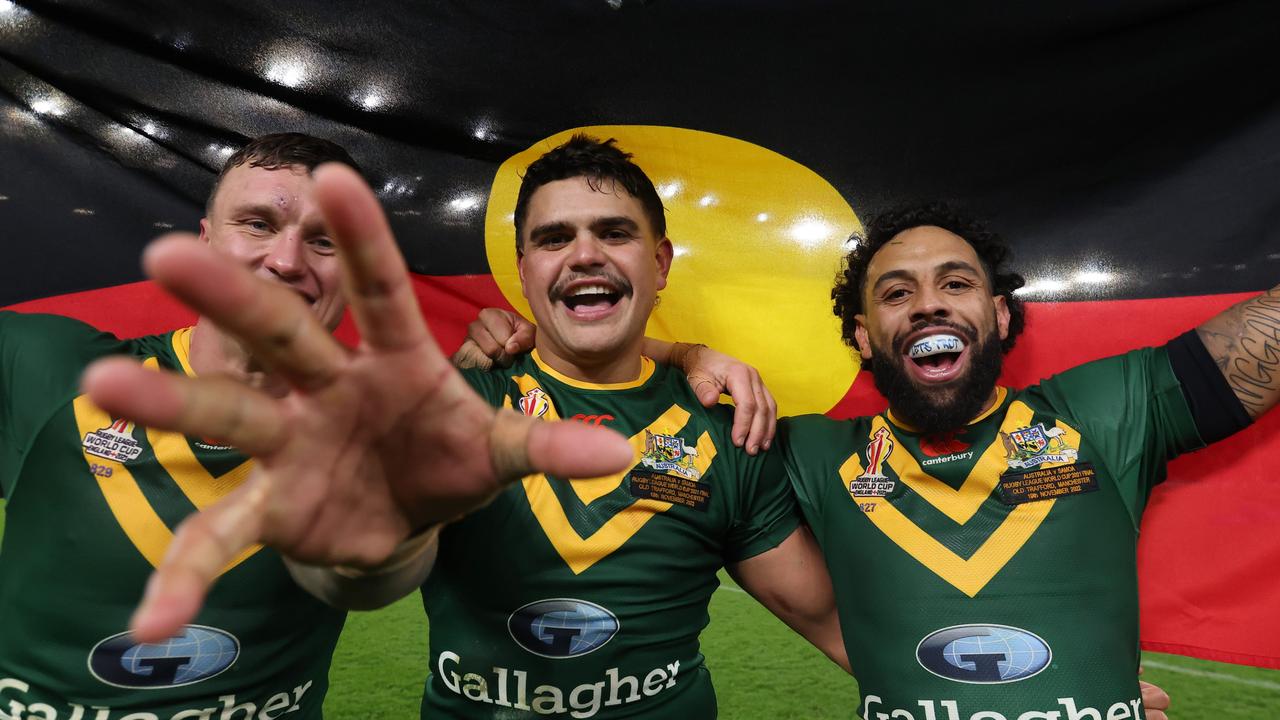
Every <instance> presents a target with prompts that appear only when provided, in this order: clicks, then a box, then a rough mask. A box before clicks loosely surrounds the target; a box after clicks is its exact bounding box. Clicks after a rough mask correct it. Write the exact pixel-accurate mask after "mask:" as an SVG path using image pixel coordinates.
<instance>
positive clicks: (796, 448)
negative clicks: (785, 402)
mask: <svg viewBox="0 0 1280 720" xmlns="http://www.w3.org/2000/svg"><path fill="white" fill-rule="evenodd" d="M813 418H821V419H822V420H827V418H825V417H822V416H820V415H801V416H799V417H788V418H780V419H779V420H778V434H777V437H776V438H775V439H774V447H776V448H778V450H779V454H781V455H782V461H783V467H784V469H785V470H786V473H787V481H788V482H789V483H790V484H791V490H792V492H794V493H795V496H796V501H797V503H798V504H799V507H800V511H801V512H802V513H803V514H804V519H805V522H807V523H808V524H809V527H811V528H813V529H814V532H815V533H818V534H821V532H820V531H821V529H822V527H823V520H822V503H821V502H816V498H817V497H818V496H819V494H820V492H819V489H818V488H817V487H813V486H811V484H810V483H813V482H816V477H817V476H818V475H819V474H817V473H811V472H805V470H806V468H808V467H809V466H810V465H811V464H812V462H813V460H810V462H809V463H806V462H805V458H804V457H803V456H804V455H805V454H806V453H805V451H804V449H803V447H802V446H801V444H800V443H801V442H802V439H803V438H804V437H806V436H807V435H808V434H809V433H810V431H806V426H808V425H811V424H812V422H813ZM828 422H829V420H828ZM811 430H816V428H815V429H811Z"/></svg>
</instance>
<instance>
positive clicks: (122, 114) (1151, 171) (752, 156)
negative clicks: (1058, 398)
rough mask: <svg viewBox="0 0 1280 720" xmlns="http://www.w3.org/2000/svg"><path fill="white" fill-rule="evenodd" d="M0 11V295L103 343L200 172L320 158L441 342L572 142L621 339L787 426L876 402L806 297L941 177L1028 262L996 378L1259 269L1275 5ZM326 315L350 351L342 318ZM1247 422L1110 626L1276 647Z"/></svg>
mask: <svg viewBox="0 0 1280 720" xmlns="http://www.w3.org/2000/svg"><path fill="white" fill-rule="evenodd" d="M357 7H358V9H353V7H352V6H348V4H345V3H325V2H319V1H318V0H317V1H314V2H301V1H298V0H292V1H290V0H282V1H281V2H275V3H257V2H248V1H247V0H227V1H226V2H222V3H217V4H204V3H197V4H186V3H167V2H160V1H159V0H144V1H143V2H137V3H131V4H129V5H128V6H127V7H126V6H121V5H119V4H117V3H108V2H101V1H96V0H79V1H77V2H47V1H44V0H0V237H2V238H3V240H4V250H5V261H4V262H3V263H0V304H5V305H14V306H16V307H18V308H21V309H24V310H31V311H37V310H42V311H53V312H61V313H65V314H70V315H74V316H77V317H81V318H83V319H85V320H87V321H89V322H91V323H93V324H95V325H97V326H99V327H102V328H104V329H108V330H111V331H113V332H117V333H121V334H138V333H144V332H153V331H159V330H164V329H170V328H172V327H175V326H177V325H180V324H184V323H186V322H189V321H190V319H191V318H190V317H188V316H186V315H185V314H184V313H183V311H181V310H179V309H177V308H176V307H174V305H173V304H172V303H171V302H170V301H168V300H166V299H165V298H164V297H163V296H162V295H161V294H160V293H159V292H158V291H157V290H155V289H154V288H153V287H152V286H151V285H149V284H146V283H143V282H140V280H141V277H140V272H139V270H138V256H139V252H140V250H141V248H142V246H143V244H144V243H145V242H146V241H147V240H148V239H149V238H151V237H153V236H155V235H157V234H160V233H163V232H167V231H170V230H194V229H195V228H196V227H197V223H198V221H199V219H200V217H201V215H202V207H203V203H204V199H205V196H206V195H207V193H208V190H209V187H210V185H211V183H212V180H213V178H214V176H215V174H216V171H217V169H218V168H219V167H220V166H221V164H222V162H223V160H224V159H225V158H226V157H227V156H228V155H229V154H230V153H231V152H232V151H233V150H234V149H235V148H236V147H238V146H239V145H240V144H241V143H243V142H244V140H245V139H246V138H247V137H251V136H254V135H259V134H263V133H268V132H279V131H286V130H298V131H302V132H308V133H312V134H315V135H319V136H322V137H327V138H330V139H333V140H335V141H337V142H339V143H340V144H342V145H344V146H345V147H347V148H348V149H349V150H351V152H352V154H353V155H354V156H355V157H356V158H357V160H358V161H359V162H360V163H361V165H362V166H363V167H364V169H365V171H366V175H367V177H368V179H369V181H370V183H371V184H372V185H373V187H374V188H375V190H377V191H378V193H379V195H380V197H381V199H382V201H383V203H384V206H385V207H386V208H387V210H388V213H389V215H390V218H391V221H392V224H393V226H394V229H395V231H396V234H397V237H398V238H399V240H400V243H401V246H402V248H403V250H404V253H405V255H406V257H407V258H408V260H409V263H410V266H411V268H412V270H413V271H414V272H415V280H416V282H417V287H418V290H419V294H420V296H421V298H422V301H423V306H424V308H425V309H426V312H427V313H428V316H429V319H430V322H431V325H432V327H433V329H434V330H435V331H436V334H437V337H438V338H439V339H440V341H441V343H442V345H444V346H445V348H446V350H448V349H451V348H452V347H454V346H456V345H457V343H458V342H459V341H460V340H461V338H462V334H463V332H464V327H465V324H466V322H468V321H469V320H470V319H472V318H473V317H474V314H475V312H476V311H477V310H478V309H479V308H481V307H485V306H494V305H496V306H513V307H516V308H522V307H523V301H522V299H521V297H520V294H519V289H518V287H517V285H516V284H515V281H514V278H513V266H512V262H513V258H514V238H513V233H512V230H511V224H510V223H511V220H510V212H511V209H512V206H513V204H514V192H515V187H516V185H517V183H518V172H519V170H520V168H521V167H523V165H524V164H527V162H528V161H529V160H531V159H532V158H533V157H535V156H536V155H537V154H539V153H541V152H542V151H543V150H545V149H547V148H549V147H550V146H551V145H553V144H555V143H556V142H558V141H559V140H561V139H563V138H565V137H567V135H568V133H569V131H571V130H573V129H575V128H584V129H587V130H589V131H591V132H593V133H594V134H597V135H600V136H605V137H616V138H618V139H619V141H620V143H621V144H622V146H623V147H624V148H626V149H629V150H631V151H633V152H634V153H635V154H636V156H637V160H638V161H639V162H640V164H641V165H642V166H643V167H645V168H646V170H648V171H649V174H650V175H651V176H652V177H653V178H654V180H655V181H656V183H657V185H658V188H659V192H660V194H661V195H662V197H663V200H664V203H665V204H666V206H667V210H668V216H669V225H670V228H671V232H670V235H671V238H672V240H673V242H674V244H675V247H676V260H675V266H674V268H673V271H672V280H671V286H670V288H669V289H668V290H667V291H665V292H664V293H663V300H662V304H661V306H660V308H659V310H658V313H657V315H656V316H655V319H654V321H653V323H652V324H651V327H650V331H651V333H653V334H656V335H659V336H664V337H669V338H678V339H686V340H693V339H696V340H699V341H703V342H707V343H709V344H712V345H715V346H718V347H719V348H721V349H723V350H726V351H728V352H731V353H734V354H737V355H739V356H740V357H743V358H746V359H747V360H749V361H751V362H753V363H755V364H757V365H758V366H760V367H761V368H762V370H763V371H764V372H765V376H766V380H768V381H769V382H770V384H771V386H772V387H773V388H774V389H775V391H776V393H777V395H778V396H779V398H780V400H781V402H782V409H783V411H784V412H786V413H798V412H828V413H830V414H832V415H836V416H845V415H848V414H851V413H856V412H866V411H870V410H877V409H879V405H878V403H880V402H882V401H879V400H878V399H877V397H876V396H875V393H874V390H872V389H871V383H870V381H869V378H866V377H863V376H861V375H859V374H858V372H857V370H858V368H857V365H856V362H855V361H854V360H853V359H852V358H851V357H850V353H849V352H848V350H847V349H846V348H844V347H843V346H842V345H841V344H840V342H839V339H838V330H837V324H836V321H835V319H834V317H832V315H831V313H830V302H829V300H828V299H827V293H828V292H829V290H830V283H831V279H832V277H833V275H834V273H835V270H836V266H837V264H838V261H839V258H840V256H841V255H842V253H843V252H844V250H845V247H846V246H845V242H846V239H847V238H848V236H849V235H850V233H853V232H855V231H857V230H858V229H859V228H860V220H859V218H862V217H867V216H868V215H870V214H873V213H875V212H877V211H878V210H881V209H884V208H886V207H889V206H891V205H894V204H897V203H900V202H903V201H914V200H922V199H934V198H941V199H947V200H950V201H953V202H958V203H960V204H962V205H965V206H968V207H969V208H970V209H971V210H973V211H974V212H975V214H977V215H979V216H981V217H985V218H989V219H990V220H991V224H992V226H993V227H994V228H995V229H996V230H998V231H1000V232H1001V233H1002V234H1003V235H1004V236H1005V237H1007V238H1008V239H1009V240H1010V242H1011V243H1012V245H1013V246H1014V249H1015V265H1016V268H1017V269H1018V270H1019V271H1020V272H1022V274H1023V275H1025V276H1026V277H1027V278H1028V281H1029V284H1028V287H1027V288H1026V290H1025V291H1024V295H1023V297H1024V298H1025V299H1026V300H1027V301H1028V302H1029V311H1028V318H1029V319H1028V331H1027V333H1026V334H1025V335H1024V336H1023V338H1022V339H1021V340H1020V341H1019V344H1018V347H1017V348H1015V349H1014V351H1013V352H1012V354H1011V355H1010V357H1009V361H1008V367H1007V371H1006V378H1005V380H1006V382H1008V383H1009V384H1013V385H1024V384H1028V383H1031V382H1034V381H1035V380H1037V379H1038V378H1040V377H1044V376H1046V375H1048V374H1051V373H1053V372H1056V371H1059V370H1062V369H1065V368H1067V367H1070V366H1072V365H1075V364H1077V363H1079V362H1083V361H1086V360H1089V359H1093V358H1097V357H1101V356H1104V355H1107V354H1112V353H1116V352H1121V351H1124V350H1127V349H1130V348H1133V347H1137V346H1140V345H1144V344H1158V343H1162V342H1164V341H1166V340H1168V339H1169V338H1171V337H1173V336H1175V335H1177V334H1179V333H1180V332H1182V331H1184V330H1185V329H1187V328H1190V327H1192V326H1194V325H1195V324H1197V323H1199V322H1201V321H1202V320H1204V319H1206V318H1208V317H1210V316H1212V315H1213V314H1215V313H1217V312H1218V311H1220V310H1222V309H1223V308H1225V307H1227V306H1229V305H1230V304H1232V303H1233V302H1236V301H1238V300H1240V299H1242V298H1245V297H1248V296H1249V295H1250V294H1252V293H1256V292H1258V291H1260V290H1264V289H1266V288H1270V287H1272V286H1274V285H1276V284H1277V282H1280V83H1278V82H1277V81H1276V77H1277V74H1276V72H1275V69H1274V68H1275V52H1276V50H1275V48H1276V28H1277V27H1280V5H1277V4H1276V3H1274V2H1271V1H1270V0H1260V1H1258V2H1243V1H1228V2H1207V1H1205V0H1146V1H1144V2H1129V3H1110V2H1079V1H1078V0H1077V1H1075V2H1062V1H1060V0H1048V1H1046V2H1039V3H1005V2H990V1H985V2H984V1H980V2H971V3H952V2H943V1H941V0H908V1H905V2H903V1H897V2H889V1H887V0H885V1H878V2H859V3H834V2H817V1H815V0H789V1H788V2H775V3H767V2H744V1H743V0H684V1H680V2H675V1H667V0H575V1H571V0H557V1H555V2H540V3H527V2H519V1H517V0H506V1H502V2H496V1H495V2H486V3H450V2H443V1H437V0H431V1H429V2H420V3H412V4H404V3H398V2H392V1H390V0H371V1H369V2H363V3H359V4H358V6H357ZM343 332H344V335H345V336H346V337H348V338H350V337H351V336H352V335H351V330H350V329H349V328H345V329H344V330H343ZM1277 458H1280V416H1277V414H1274V413H1273V414H1272V416H1270V417H1268V418H1264V419H1263V420H1262V421H1261V422H1259V423H1257V424H1256V425H1255V426H1254V427H1252V428H1250V429H1248V430H1247V431H1245V432H1243V433H1240V434H1239V435H1238V436H1236V437H1234V438H1231V439H1230V440H1227V441H1225V442H1223V443H1220V444H1218V445H1215V446H1214V447H1212V448H1210V449H1207V450H1205V451H1201V452H1198V453H1194V454H1192V455H1190V456H1187V457H1184V458H1181V459H1179V460H1177V461H1175V462H1174V463H1173V464H1172V465H1171V467H1170V475H1169V480H1168V481H1167V482H1166V483H1164V485H1163V486H1161V487H1160V488H1159V489H1158V490H1157V491H1156V492H1155V495H1154V496H1153V498H1152V501H1151V504H1150V507H1149V510H1148V512H1147V514H1146V518H1145V521H1144V525H1143V528H1142V544H1141V552H1140V565H1141V572H1142V581H1143V584H1142V608H1143V627H1142V636H1143V642H1144V645H1145V646H1146V647H1148V648H1151V649H1157V650H1162V651H1170V652H1178V653H1184V654H1189V655H1196V656H1199V657H1205V658H1210V659H1216V660H1226V661H1230V662H1238V663H1249V664H1255V665H1261V666H1268V667H1280V617H1278V616H1277V614H1276V611H1275V609H1276V608H1277V607H1280V577H1277V574H1276V569H1277V568H1280V542H1277V541H1276V528H1278V527H1280V483H1277V482H1276V480H1275V475H1276V473H1275V472H1274V470H1273V469H1272V468H1273V466H1274V465H1275V464H1276V462H1277Z"/></svg>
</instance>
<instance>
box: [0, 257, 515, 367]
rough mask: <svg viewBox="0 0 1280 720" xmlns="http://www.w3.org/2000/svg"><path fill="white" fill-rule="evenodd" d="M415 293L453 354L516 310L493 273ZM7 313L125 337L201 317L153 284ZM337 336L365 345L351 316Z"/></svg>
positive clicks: (418, 278)
mask: <svg viewBox="0 0 1280 720" xmlns="http://www.w3.org/2000/svg"><path fill="white" fill-rule="evenodd" d="M413 289H414V292H415V293H416V294H417V296H418V301H419V302H420V303H421V304H422V308H423V312H424V313H425V314H426V316H427V322H428V324H429V325H430V326H431V332H432V333H433V334H435V337H436V341H437V342H438V343H440V347H441V349H443V350H444V351H445V352H446V353H450V354H451V353H453V351H454V350H456V349H457V348H458V346H459V345H461V344H462V340H463V338H465V337H466V335H467V323H469V322H471V321H472V320H474V319H475V318H476V315H477V314H478V313H479V312H480V309H481V308H486V307H500V308H506V309H510V308H511V306H510V304H508V303H507V301H506V298H504V297H503V296H502V291H501V290H499V289H498V286H497V284H496V283H494V281H493V276H492V275H457V276H448V277H437V276H428V275H414V276H413ZM5 309H7V310H18V311H21V312H32V313H53V314H56V315H66V316H68V317H73V318H76V319H78V320H83V321H84V322H87V323H89V324H90V325H92V326H94V327H96V328H98V329H100V330H105V331H107V332H109V333H111V334H113V335H117V336H119V337H137V336H139V335H150V334H153V333H161V332H167V331H169V330H173V329H174V328H180V327H186V326H188V325H191V324H192V323H194V322H195V319H196V318H195V314H194V313H192V312H191V311H190V310H187V309H186V308H185V307H183V306H182V305H181V304H180V303H178V301H176V300H174V299H173V298H172V297H169V296H168V295H167V294H166V293H165V292H164V290H162V289H161V288H160V287H159V286H157V285H156V284H154V283H151V282H138V283H130V284H128V285H118V286H116V287H109V288H102V289H100V290H89V291H86V292H78V293H70V294H67V295H59V296H57V297H51V298H43V299H41V300H32V301H29V302H24V303H19V304H17V305H11V306H9V307H8V308H5ZM335 334H336V335H337V336H338V338H339V339H340V340H342V341H343V342H345V343H347V344H348V345H355V343H356V342H358V341H359V333H358V332H357V331H356V328H355V323H354V322H352V320H351V315H350V313H348V314H347V315H346V316H345V317H344V318H343V319H342V324H341V325H339V326H338V329H337V331H336V333H335Z"/></svg>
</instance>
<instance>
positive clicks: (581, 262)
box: [569, 231, 608, 270]
mask: <svg viewBox="0 0 1280 720" xmlns="http://www.w3.org/2000/svg"><path fill="white" fill-rule="evenodd" d="M607 260H608V257H607V256H606V255H605V252H604V246H603V245H602V244H601V242H600V239H599V238H597V237H596V236H595V235H593V234H592V233H591V232H588V231H583V232H580V233H578V235H577V236H576V237H575V238H574V239H573V246H572V247H571V248H570V255H569V267H571V268H573V269H575V270H577V269H580V268H591V267H600V266H601V265H604V264H605V262H606V261H607Z"/></svg>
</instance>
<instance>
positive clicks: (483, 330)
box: [467, 310, 506, 358]
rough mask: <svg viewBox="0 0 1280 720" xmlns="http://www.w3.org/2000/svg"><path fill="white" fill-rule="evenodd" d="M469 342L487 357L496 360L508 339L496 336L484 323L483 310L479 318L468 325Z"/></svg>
mask: <svg viewBox="0 0 1280 720" xmlns="http://www.w3.org/2000/svg"><path fill="white" fill-rule="evenodd" d="M467 342H470V343H473V344H474V345H475V348H476V349H477V350H479V351H480V352H482V353H484V354H485V356H486V357H489V358H496V357H498V355H500V354H501V353H502V351H503V345H504V344H505V342H506V339H505V336H504V338H501V339H500V338H497V337H495V336H494V334H493V330H492V329H491V328H490V327H489V325H488V324H487V323H486V322H485V321H484V311H483V310H481V311H480V317H479V318H477V319H475V320H472V321H471V322H469V323H467Z"/></svg>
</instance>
